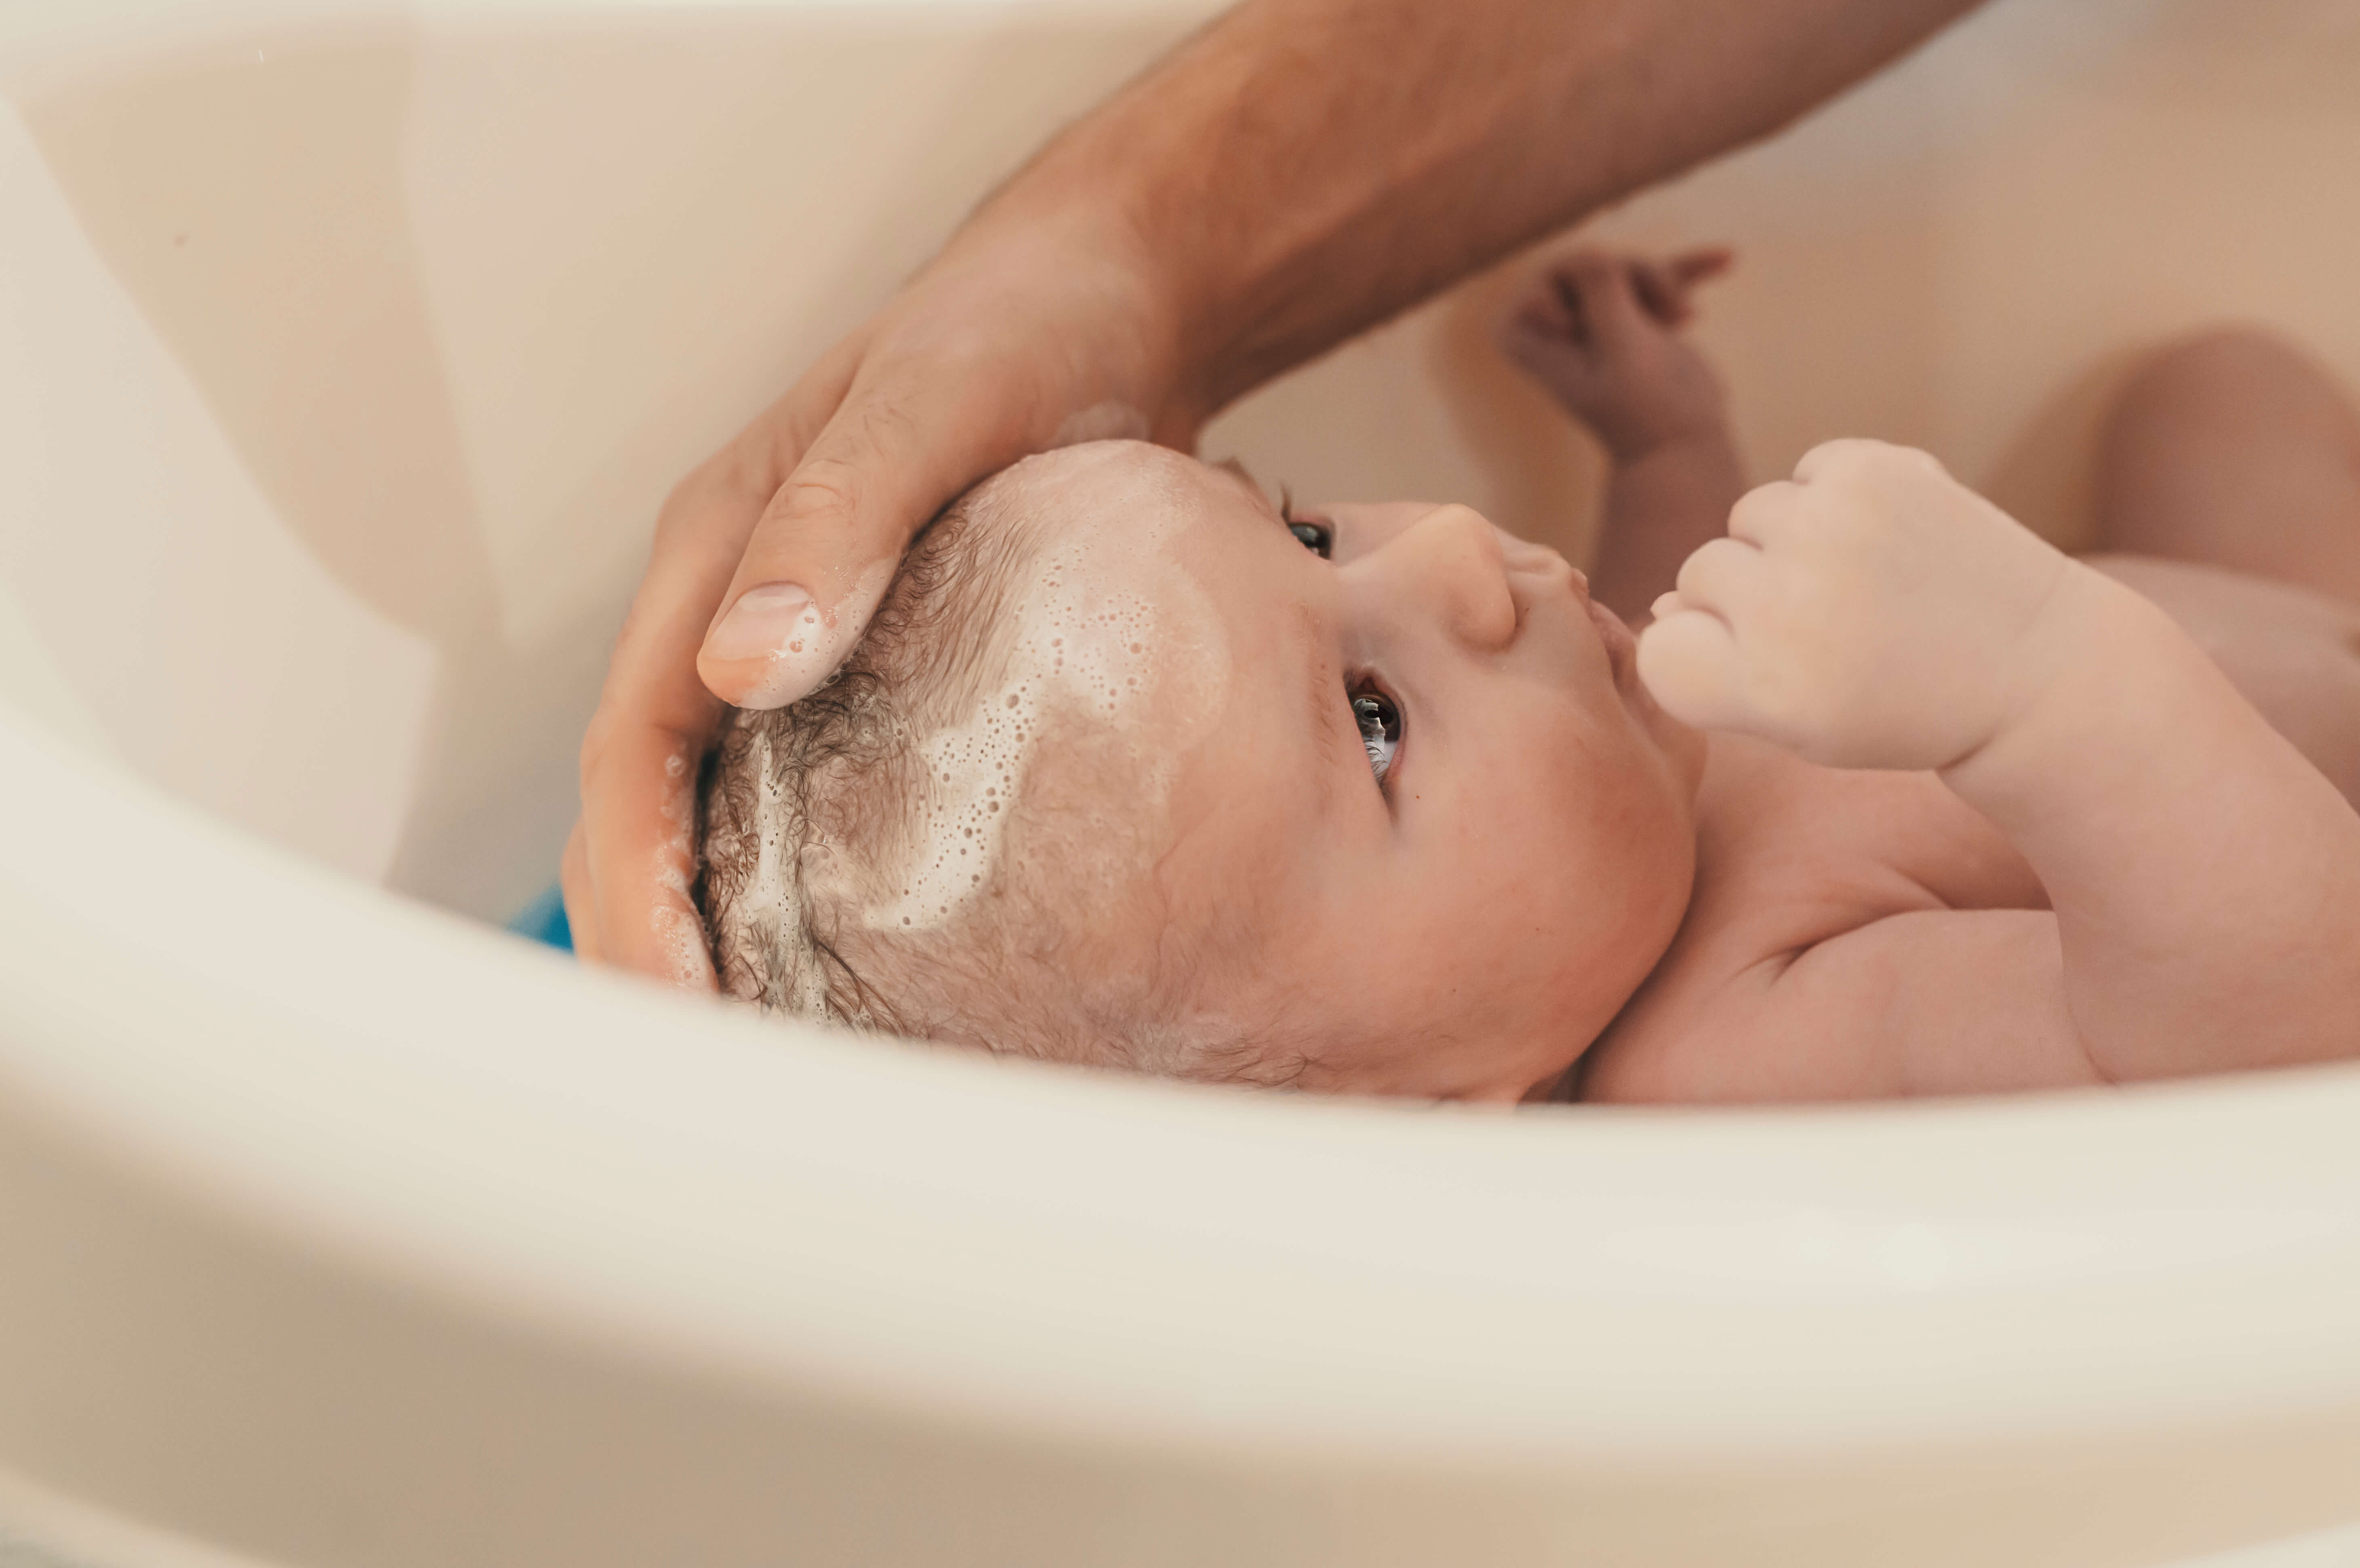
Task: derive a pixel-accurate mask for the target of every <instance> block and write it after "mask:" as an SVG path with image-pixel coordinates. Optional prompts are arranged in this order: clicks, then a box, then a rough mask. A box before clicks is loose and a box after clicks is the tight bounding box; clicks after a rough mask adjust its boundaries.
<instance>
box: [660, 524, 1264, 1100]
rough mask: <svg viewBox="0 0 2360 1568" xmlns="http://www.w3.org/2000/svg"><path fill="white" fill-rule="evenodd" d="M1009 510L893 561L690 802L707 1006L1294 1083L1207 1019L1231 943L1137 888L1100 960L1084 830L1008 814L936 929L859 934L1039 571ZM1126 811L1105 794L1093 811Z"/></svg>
mask: <svg viewBox="0 0 2360 1568" xmlns="http://www.w3.org/2000/svg"><path fill="white" fill-rule="evenodd" d="M1024 510H1025V509H1023V508H1022V507H1018V506H1011V505H1009V504H1007V503H1006V499H1005V492H1004V490H997V491H996V487H995V486H994V484H993V483H992V482H991V481H987V482H986V484H985V485H983V486H979V487H978V488H977V489H976V490H975V491H971V492H969V494H968V495H967V496H966V497H963V498H961V499H960V500H959V501H957V502H956V503H954V504H953V506H952V507H950V508H949V509H948V510H945V513H944V514H943V516H942V517H941V518H940V519H939V520H937V521H936V522H935V523H934V525H933V526H932V527H931V528H929V529H928V530H927V532H925V533H924V534H923V535H922V536H921V537H920V539H919V540H918V541H917V542H916V543H915V544H913V546H912V549H911V551H910V553H909V554H908V556H907V557H906V559H905V560H904V562H903V565H902V567H901V574H900V576H898V577H896V579H895V580H894V583H893V585H892V587H890V589H889V590H888V592H887V594H886V596H885V598H884V600H883V602H882V603H881V604H880V607H879V609H878V611H877V613H876V615H875V616H874V617H873V618H872V620H871V621H870V624H869V631H868V634H867V635H866V636H865V637H864V638H863V640H862V641H861V642H860V644H859V646H858V648H856V649H855V651H854V652H853V654H852V656H851V657H850V658H849V659H848V660H847V662H846V663H845V665H844V667H843V668H842V669H841V670H839V671H838V672H837V673H836V676H835V677H834V678H833V679H832V680H830V681H829V682H828V683H827V684H826V685H823V686H822V687H821V688H820V689H819V690H817V691H815V692H814V693H813V694H812V695H811V696H807V697H804V698H803V700H802V701H800V702H797V703H794V704H792V705H791V706H790V707H784V708H781V709H777V710H774V711H770V712H745V711H740V712H734V713H732V714H731V715H730V716H729V718H728V719H727V721H726V723H725V724H724V726H723V729H722V732H721V737H720V740H719V744H718V746H717V748H716V751H714V752H713V754H712V755H711V757H710V758H709V759H708V761H707V763H706V769H705V776H704V779H703V783H702V788H701V790H700V796H701V806H702V820H701V824H700V850H701V854H700V861H701V869H700V874H699V877H698V881H697V883H696V888H695V894H696V900H697V905H698V908H699V910H700V912H701V913H702V915H703V916H704V919H705V931H706V936H707V938H708V939H709V941H710V942H711V944H712V947H713V950H714V955H715V962H716V972H717V974H718V977H719V981H720V984H721V989H722V990H723V992H725V993H727V994H728V995H731V996H734V997H737V998H739V999H740V1000H743V1001H746V1002H749V1003H754V1004H756V1005H758V1006H759V1007H761V1008H762V1009H763V1010H765V1011H768V1012H777V1013H782V1014H790V1015H792V1016H797V1017H803V1018H809V1019H814V1020H819V1021H824V1022H829V1023H834V1024H838V1025H849V1026H851V1027H854V1028H858V1029H865V1030H874V1031H879V1032H884V1033H890V1034H896V1035H901V1036H912V1037H927V1038H934V1039H941V1040H947V1041H951V1042H955V1043H958V1044H964V1045H968V1046H974V1047H982V1048H985V1049H988V1050H991V1051H993V1052H996V1053H1003V1054H1011V1055H1022V1056H1028V1057H1034V1058H1045V1059H1051V1060H1063V1061H1075V1062H1090V1063H1099V1064H1106V1065H1116V1066H1123V1067H1129V1068H1132V1069H1138V1070H1142V1071H1146V1072H1151V1073H1157V1074H1163V1075H1169V1076H1182V1077H1189V1078H1198V1079H1214V1080H1242V1081H1251V1082H1260V1083H1273V1084H1284V1083H1285V1082H1288V1081H1291V1080H1292V1079H1293V1078H1294V1077H1295V1076H1296V1075H1297V1074H1299V1072H1300V1070H1301V1065H1302V1061H1303V1058H1302V1057H1301V1056H1300V1055H1298V1054H1294V1053H1285V1052H1282V1053H1278V1054H1276V1055H1275V1056H1273V1053H1272V1052H1271V1050H1270V1049H1269V1048H1268V1044H1269V1042H1268V1039H1267V1037H1266V1031H1265V1030H1263V1029H1262V1028H1258V1027H1249V1026H1245V1025H1241V1024H1239V1023H1235V1022H1230V1021H1227V1020H1223V1019H1219V1018H1218V1017H1216V1016H1213V1015H1210V1014H1208V1013H1207V1008H1206V1007H1205V1006H1204V1005H1203V1003H1204V1001H1205V999H1206V995H1207V990H1208V988H1211V987H1213V986H1215V985H1217V984H1218V978H1219V977H1220V975H1221V974H1222V973H1223V972H1225V970H1227V969H1228V967H1229V958H1230V957H1232V956H1233V955H1234V953H1235V952H1236V951H1238V950H1240V949H1242V948H1244V947H1247V946H1250V939H1249V938H1248V937H1247V936H1246V935H1245V934H1243V932H1242V929H1241V927H1240V925H1239V924H1238V923H1236V922H1234V921H1233V920H1231V919H1229V918H1228V917H1227V916H1223V917H1220V918H1216V919H1213V920H1209V921H1199V920H1195V919H1193V918H1179V917H1177V916H1178V913H1179V912H1175V911H1172V910H1169V909H1167V908H1163V907H1160V906H1157V905H1154V904H1153V900H1154V899H1155V898H1156V896H1157V894H1156V891H1155V889H1154V888H1153V885H1152V879H1146V878H1142V879H1140V881H1139V883H1138V884H1137V885H1134V886H1132V887H1131V888H1129V889H1127V890H1126V892H1125V896H1126V897H1129V898H1132V899H1134V900H1142V899H1143V900H1147V901H1149V902H1148V904H1147V905H1145V906H1144V907H1145V910H1146V914H1145V917H1144V919H1143V920H1142V922H1141V924H1142V926H1144V927H1153V936H1152V938H1147V939H1144V940H1142V942H1141V944H1140V947H1141V948H1142V950H1140V951H1136V952H1124V953H1121V954H1120V955H1119V959H1120V961H1108V957H1109V955H1108V953H1107V951H1106V948H1105V942H1106V939H1107V938H1106V932H1105V929H1104V927H1105V925H1106V922H1105V921H1104V920H1103V919H1100V918H1097V917H1098V916H1101V915H1102V913H1103V912H1102V911H1101V910H1096V909H1091V908H1088V907H1086V905H1087V903H1088V902H1089V899H1090V897H1092V896H1103V895H1104V892H1105V890H1091V891H1089V892H1085V891H1084V890H1077V889H1076V888H1075V887H1073V886H1071V885H1069V884H1070V881H1071V879H1070V875H1069V874H1068V873H1069V872H1070V869H1071V868H1070V864H1068V863H1063V862H1065V861H1066V860H1067V858H1066V857H1061V856H1059V855H1058V854H1057V853H1056V852H1055V850H1056V848H1057V846H1058V845H1059V844H1060V843H1061V842H1063V841H1069V840H1070V839H1072V838H1073V837H1074V835H1075V834H1076V833H1077V832H1081V831H1086V830H1087V827H1085V826H1084V825H1082V824H1080V823H1076V824H1070V825H1069V824H1063V823H1061V822H1060V821H1059V820H1058V814H1057V812H1056V810H1055V809H1054V807H1045V806H1042V805H1041V804H1040V803H1039V802H1038V801H1037V800H1035V801H1032V802H1030V803H1029V804H1028V805H1027V806H1025V807H1024V808H1023V809H1022V811H1019V810H1017V809H1016V808H1015V807H1014V806H1013V805H1012V804H1011V817H1018V818H1020V819H1019V820H1017V821H1014V822H1011V826H1010V840H1009V842H1008V844H1006V845H1005V846H1003V852H1002V853H1000V855H999V856H998V857H997V858H996V859H995V860H994V861H992V863H990V865H989V867H988V870H987V872H986V873H985V875H984V876H983V877H982V878H979V879H978V881H979V884H980V885H979V886H978V896H977V897H976V898H975V899H974V900H973V901H972V905H971V907H968V908H967V909H964V910H962V911H961V912H960V913H959V914H958V915H957V916H956V918H954V919H951V920H949V921H947V922H945V923H944V924H941V925H939V926H936V927H932V928H928V929H924V930H912V931H909V932H902V931H899V930H894V929H879V928H877V927H876V926H875V925H873V924H872V923H871V921H870V920H869V918H867V917H866V916H867V915H868V913H869V907H870V906H871V905H873V904H874V902H875V894H876V893H877V891H878V887H879V883H880V877H882V876H883V875H884V868H887V867H889V866H891V865H893V864H895V863H896V862H897V861H898V860H899V858H901V855H902V853H903V851H904V850H906V848H907V847H908V845H909V844H910V843H911V841H912V835H913V833H914V831H915V828H913V823H914V822H915V821H916V820H917V819H918V818H919V817H921V816H922V814H923V792H924V791H925V790H926V789H927V788H928V787H929V779H928V773H927V764H926V762H925V759H924V757H923V754H922V748H923V745H924V743H925V741H926V740H927V738H928V737H929V736H930V735H932V734H934V733H936V732H937V731H938V730H939V729H942V728H944V727H945V725H948V724H951V723H955V722H956V721H958V720H959V719H960V718H962V717H963V716H964V715H966V714H967V712H969V711H971V710H972V709H973V708H974V707H976V706H977V705H978V703H980V702H981V701H982V700H983V699H984V697H985V696H986V695H987V693H988V692H989V690H991V689H994V683H996V682H997V681H998V680H999V678H1000V664H1001V663H1004V657H1003V655H1004V653H1005V648H1004V643H1005V641H1006V639H1005V637H1004V636H1003V635H1002V634H1001V633H1002V629H1003V625H1004V623H1005V621H1006V620H1007V619H1008V617H1009V614H1010V611H1011V604H1012V601H1013V599H1014V598H1015V596H1016V595H1018V594H1019V593H1021V592H1022V590H1023V588H1024V586H1025V584H1026V582H1027V580H1028V577H1029V576H1031V575H1032V572H1033V571H1034V570H1035V568H1036V565H1037V563H1036V556H1037V554H1038V548H1037V545H1038V540H1039V535H1040V531H1039V529H1038V528H1037V527H1036V526H1035V523H1034V520H1033V519H1032V518H1031V517H1028V516H1026V515H1022V513H1023V512H1024ZM1061 760H1065V761H1071V759H1061ZM1076 765H1078V766H1084V767H1086V766H1087V762H1086V760H1085V761H1083V762H1078V763H1076ZM1122 794H1123V792H1122V791H1121V789H1120V787H1119V785H1118V784H1117V783H1116V782H1115V781H1109V788H1108V790H1107V791H1106V792H1105V797H1106V798H1114V799H1120V798H1122ZM1095 825H1096V818H1095V817H1093V818H1092V819H1091V823H1090V825H1089V826H1095ZM1028 841H1029V843H1030V844H1031V845H1032V848H1031V849H1028V848H1027V844H1028ZM1229 913H1230V914H1234V912H1233V911H1232V912H1229Z"/></svg>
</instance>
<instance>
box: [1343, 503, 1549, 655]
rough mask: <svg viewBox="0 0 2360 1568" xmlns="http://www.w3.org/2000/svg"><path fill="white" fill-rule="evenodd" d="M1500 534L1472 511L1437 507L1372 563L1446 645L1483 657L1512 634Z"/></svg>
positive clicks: (1512, 613) (1512, 638)
mask: <svg viewBox="0 0 2360 1568" xmlns="http://www.w3.org/2000/svg"><path fill="white" fill-rule="evenodd" d="M1506 537H1507V536H1506V535H1504V534H1502V533H1501V532H1500V531H1499V530H1498V529H1495V528H1493V527H1492V526H1491V524H1490V523H1489V522H1487V521H1484V520H1483V517H1482V515H1481V514H1480V512H1477V511H1476V510H1474V509H1473V508H1471V507H1463V506H1445V507H1437V508H1435V509H1434V510H1432V511H1430V512H1428V513H1426V516H1424V517H1422V518H1420V519H1419V520H1418V521H1416V522H1415V523H1414V524H1412V525H1411V526H1410V527H1409V528H1407V529H1406V530H1404V532H1402V533H1401V534H1400V535H1399V536H1398V537H1396V538H1395V539H1394V540H1393V542H1392V543H1389V544H1387V545H1386V546H1385V547H1384V548H1383V549H1382V550H1381V551H1379V552H1378V553H1377V555H1376V558H1375V559H1374V560H1372V561H1371V565H1373V566H1378V567H1381V568H1382V575H1383V579H1384V582H1385V585H1386V587H1387V588H1388V589H1389V591H1390V595H1391V596H1392V597H1394V598H1397V599H1398V600H1399V601H1400V602H1401V604H1402V606H1403V608H1404V609H1407V610H1409V611H1410V612H1411V613H1413V614H1415V615H1416V616H1417V617H1418V618H1420V619H1428V620H1432V621H1433V622H1435V623H1437V624H1438V625H1439V626H1440V627H1441V629H1442V630H1444V631H1445V632H1446V633H1447V634H1448V636H1449V637H1450V639H1451V640H1452V641H1455V642H1458V643H1459V644H1460V645H1462V646H1464V647H1467V648H1469V649H1471V650H1474V651H1476V652H1493V651H1495V650H1498V649H1501V648H1504V647H1506V646H1507V645H1508V644H1509V643H1511V642H1513V641H1515V637H1516V619H1517V618H1516V601H1515V598H1514V596H1513V595H1512V594H1511V593H1510V592H1509V591H1508V565H1507V560H1506V557H1505V554H1504V550H1503V547H1502V543H1501V541H1502V539H1504V538H1506ZM1527 548H1533V547H1530V546H1527Z"/></svg>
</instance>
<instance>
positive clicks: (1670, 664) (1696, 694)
mask: <svg viewBox="0 0 2360 1568" xmlns="http://www.w3.org/2000/svg"><path fill="white" fill-rule="evenodd" d="M1639 679H1640V680H1641V681H1642V682H1643V683H1644V685H1646V688H1647V691H1648V693H1649V695H1651V696H1654V697H1655V702H1656V704H1657V706H1659V707H1662V708H1663V710H1664V711H1665V712H1666V713H1668V714H1670V715H1671V716H1672V717H1673V718H1677V719H1678V720H1679V721H1680V722H1681V723H1683V724H1686V725H1689V726H1692V727H1694V728H1696V729H1744V728H1746V727H1747V726H1746V723H1745V720H1746V718H1747V709H1746V707H1745V704H1744V701H1743V681H1742V679H1741V678H1740V671H1739V666H1738V652H1737V636H1736V633H1735V632H1733V631H1732V630H1731V629H1730V625H1729V622H1727V621H1725V620H1721V618H1720V617H1719V616H1717V615H1711V614H1709V613H1707V612H1706V611H1704V610H1700V609H1689V608H1688V607H1687V604H1686V602H1685V598H1684V596H1682V595H1680V594H1666V595H1665V596H1664V597H1663V598H1659V599H1657V600H1656V601H1655V623H1654V624H1653V625H1651V626H1649V627H1648V628H1647V630H1644V631H1643V632H1641V633H1640V634H1639Z"/></svg>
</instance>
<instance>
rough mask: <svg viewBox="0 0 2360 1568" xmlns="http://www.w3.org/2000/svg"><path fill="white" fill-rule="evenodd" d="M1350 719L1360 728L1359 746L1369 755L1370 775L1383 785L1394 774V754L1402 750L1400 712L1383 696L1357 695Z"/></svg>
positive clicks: (1366, 693) (1353, 701)
mask: <svg viewBox="0 0 2360 1568" xmlns="http://www.w3.org/2000/svg"><path fill="white" fill-rule="evenodd" d="M1352 718H1353V720H1354V722H1356V723H1357V724H1359V725H1360V746H1361V749H1362V750H1364V751H1367V752H1368V753H1369V771H1370V772H1371V773H1374V774H1376V775H1377V783H1379V784H1383V783H1384V782H1385V775H1386V774H1387V773H1391V772H1393V753H1394V752H1395V751H1399V750H1400V749H1401V734H1402V720H1401V709H1400V707H1397V706H1395V704H1394V702H1393V698H1391V697H1389V696H1386V695H1385V694H1384V693H1382V692H1373V691H1371V692H1360V693H1358V694H1356V695H1355V696H1353V698H1352Z"/></svg>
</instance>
